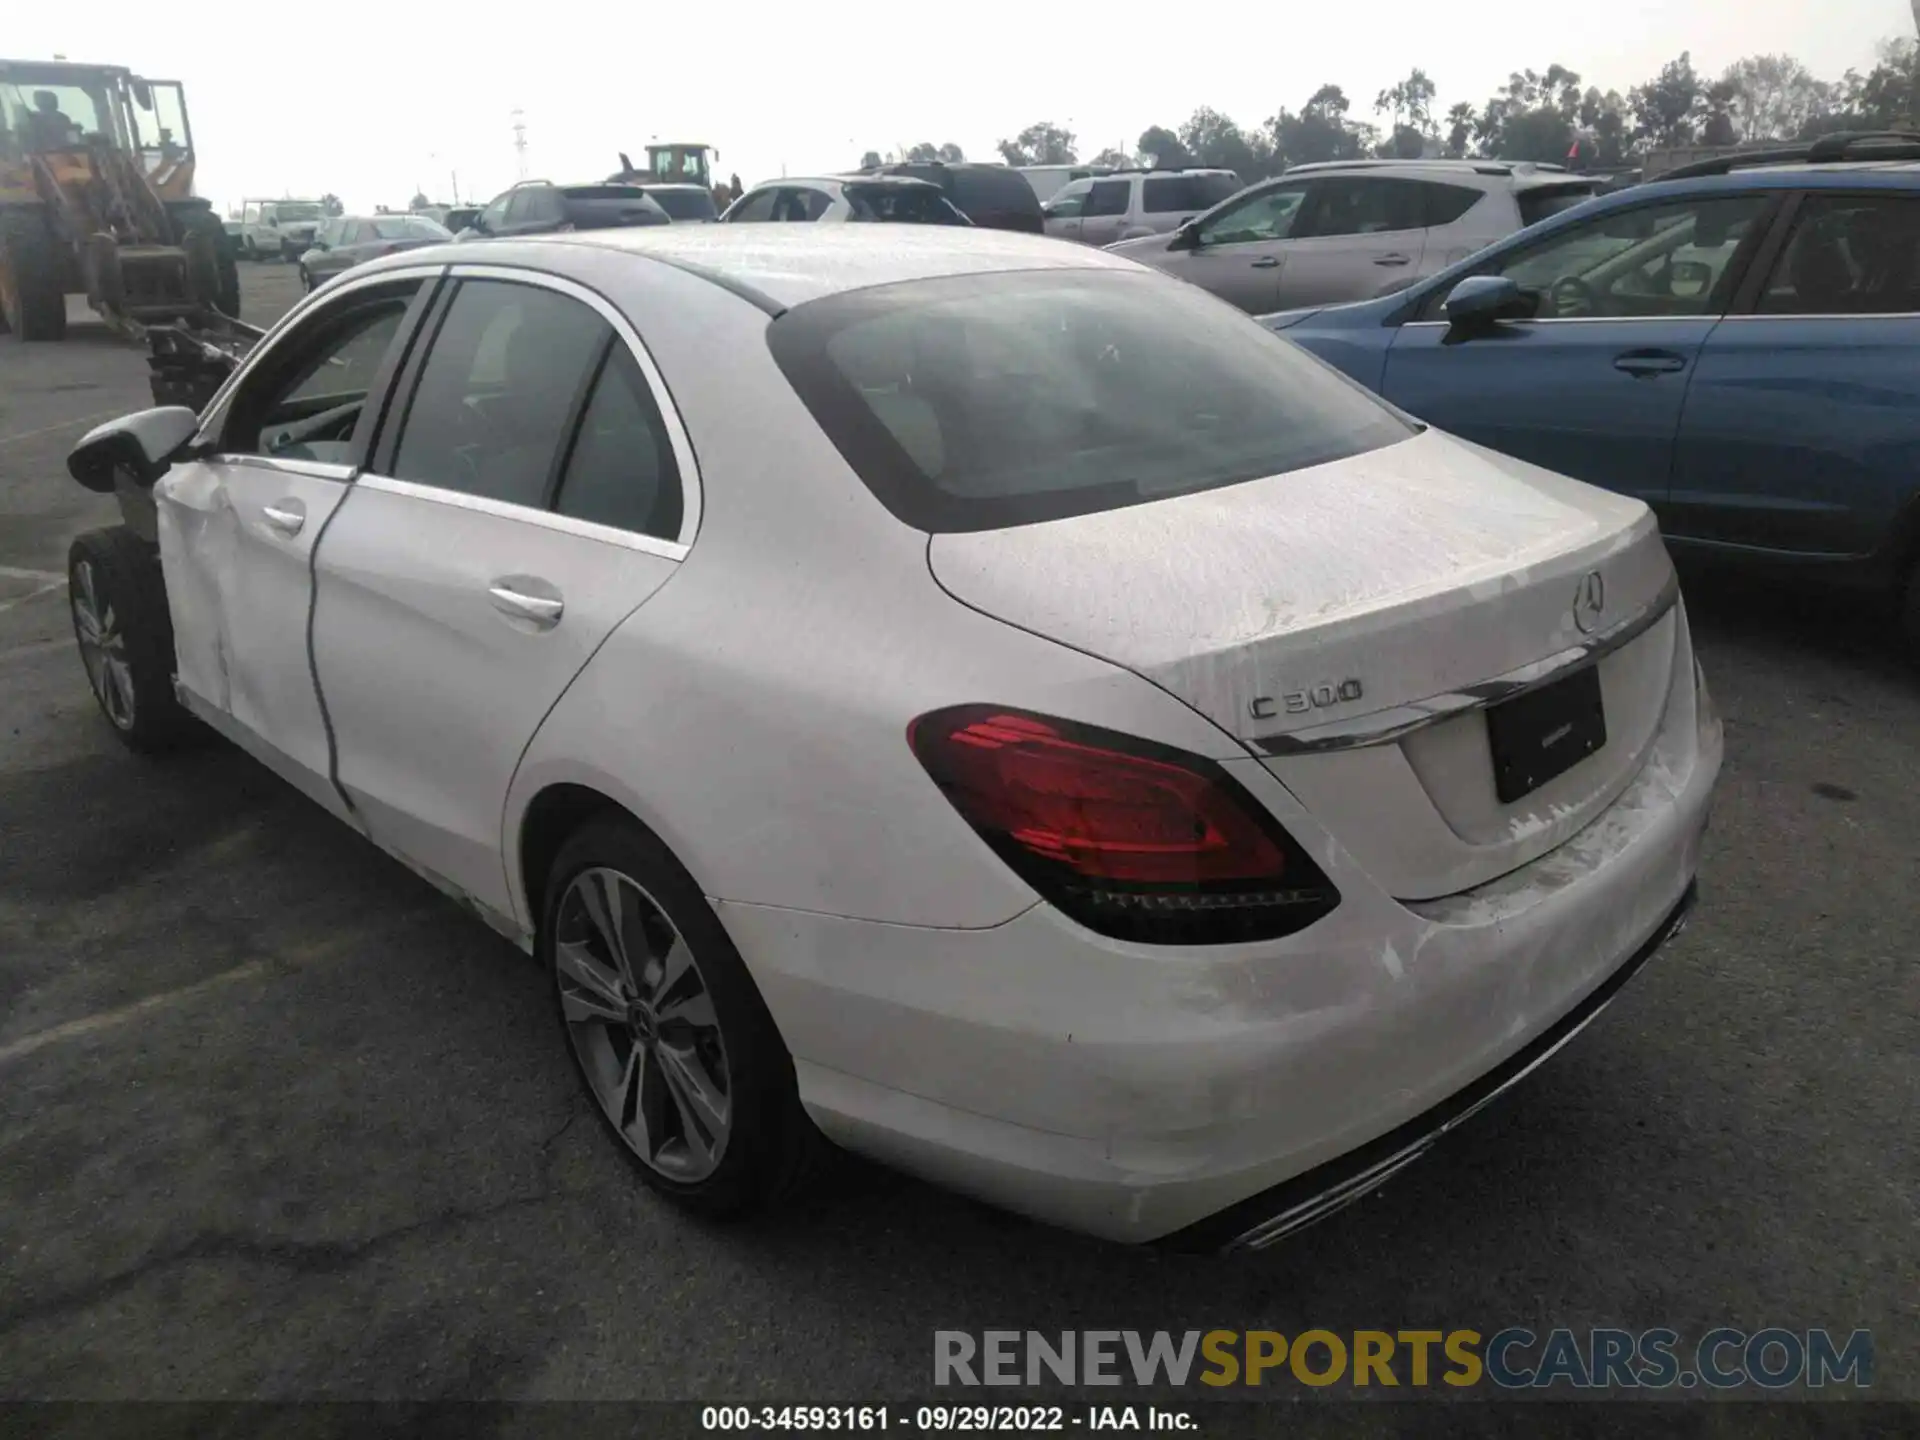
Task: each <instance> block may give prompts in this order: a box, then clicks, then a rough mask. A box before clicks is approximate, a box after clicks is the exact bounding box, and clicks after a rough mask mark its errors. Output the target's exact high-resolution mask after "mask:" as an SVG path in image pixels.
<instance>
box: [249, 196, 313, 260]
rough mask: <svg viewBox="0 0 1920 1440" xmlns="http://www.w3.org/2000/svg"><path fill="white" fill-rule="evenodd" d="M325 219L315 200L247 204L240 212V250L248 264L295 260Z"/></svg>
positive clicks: (253, 202)
mask: <svg viewBox="0 0 1920 1440" xmlns="http://www.w3.org/2000/svg"><path fill="white" fill-rule="evenodd" d="M326 218H327V212H326V207H325V206H324V205H322V204H321V203H320V202H319V201H318V200H249V201H247V202H246V203H245V204H244V205H243V206H242V207H241V210H240V250H241V253H242V254H244V255H245V256H246V257H247V258H248V259H249V260H274V259H278V260H298V259H299V258H300V256H301V255H302V254H304V253H305V252H306V251H307V250H308V249H309V248H311V246H312V245H313V237H314V234H315V232H316V231H318V230H319V228H320V224H321V222H322V221H324V220H325V219H326Z"/></svg>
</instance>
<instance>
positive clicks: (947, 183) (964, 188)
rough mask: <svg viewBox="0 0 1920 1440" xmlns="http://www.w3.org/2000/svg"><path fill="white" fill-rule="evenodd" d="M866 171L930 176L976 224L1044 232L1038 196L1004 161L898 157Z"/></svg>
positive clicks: (1036, 232) (874, 173)
mask: <svg viewBox="0 0 1920 1440" xmlns="http://www.w3.org/2000/svg"><path fill="white" fill-rule="evenodd" d="M864 173H865V174H868V175H911V176H913V177H914V178H915V179H916V180H931V181H932V182H933V183H934V184H935V185H938V186H939V187H940V188H941V189H942V190H944V191H946V192H947V199H949V200H950V201H952V202H953V205H954V208H955V209H957V210H959V211H960V212H961V213H962V214H963V215H965V216H966V217H967V218H968V219H969V220H971V221H973V223H974V224H975V225H983V226H985V227H986V228H987V229H989V230H1024V231H1026V232H1027V233H1028V234H1030V235H1044V234H1046V233H1047V222H1046V217H1045V216H1043V215H1042V214H1041V213H1040V200H1039V197H1038V196H1036V195H1035V194H1034V193H1033V186H1031V185H1030V184H1028V183H1027V177H1026V176H1024V175H1022V174H1021V173H1020V172H1019V171H1018V170H1013V169H1010V168H1008V167H1007V166H1005V165H974V164H969V163H964V162H963V163H960V164H955V165H949V164H947V163H946V162H945V161H944V160H925V161H921V160H901V161H896V162H895V163H893V164H891V165H876V166H870V167H869V168H868V169H867V170H866V171H865V172H864Z"/></svg>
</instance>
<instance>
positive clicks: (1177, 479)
mask: <svg viewBox="0 0 1920 1440" xmlns="http://www.w3.org/2000/svg"><path fill="white" fill-rule="evenodd" d="M767 339H768V344H769V345H770V346H771V347H772V350H773V356H774V360H775V361H776V362H777V363H778V364H779V366H780V368H781V370H782V372H783V373H784V374H785V375H786V377H787V380H788V383H790V384H791V385H792V386H793V388H794V390H795V391H796V392H797V393H798V394H799V396H800V398H801V400H802V401H804V402H805V404H806V406H807V408H808V409H809V410H810V411H811V412H812V414H813V417H814V419H815V420H816V421H818V422H819V425H820V427H821V429H822V430H824V431H825V432H826V434H827V436H828V438H830V439H831V440H832V441H833V443H834V445H835V446H836V447H837V448H838V449H839V451H840V453H841V454H842V455H843V456H844V457H845V458H846V460H847V463H848V464H849V465H850V466H851V467H852V468H853V470H854V471H855V472H856V473H857V474H858V475H859V476H860V478H861V479H862V480H863V481H864V482H865V483H866V484H867V486H868V488H870V489H871V490H872V491H873V493H874V495H875V496H876V497H877V498H878V499H879V500H880V502H881V503H882V504H884V505H885V506H886V507H887V508H888V509H889V510H890V511H892V512H893V514H894V515H895V516H896V517H897V518H899V519H900V520H902V521H903V522H905V523H906V524H908V525H911V526H913V527H914V528H916V529H920V530H928V531H934V532H942V531H961V530H993V529H999V528H1001V527H1004V526H1008V525H1023V524H1030V523H1033V522H1035V521H1040V520H1053V519H1059V518H1062V517H1065V516H1070V515H1084V514H1090V513H1092V512H1094V511H1099V510H1113V509H1118V508H1120V507H1122V506H1126V505H1136V504H1140V503H1142V502H1145V501H1149V500H1157V499H1160V498H1162V497H1165V496H1170V495H1181V494H1187V493H1191V492H1193V491H1197V490H1211V489H1215V488H1217V487H1219V486H1222V485H1232V484H1236V483H1238V482H1240V481H1243V480H1253V479H1258V478H1260V477H1261V476H1266V475H1275V474H1280V473H1283V472H1286V471H1290V470H1298V469H1301V468H1303V467H1305V466H1309V465H1318V464H1321V463H1323V462H1326V461H1329V460H1337V459H1341V458H1343V457H1345V456H1349V455H1357V454H1360V453H1362V452H1363V451H1367V450H1374V449H1378V448H1380V447H1381V446H1384V445H1390V444H1393V443H1395V442H1396V441H1398V440H1401V439H1404V438H1405V437H1407V436H1408V435H1411V434H1412V433H1414V427H1413V426H1411V425H1409V424H1408V423H1407V422H1405V421H1403V420H1401V419H1399V418H1398V416H1396V415H1395V414H1394V413H1393V412H1392V411H1390V410H1388V409H1387V408H1386V407H1385V406H1383V405H1382V404H1381V403H1380V402H1379V401H1377V400H1376V399H1374V398H1373V397H1372V396H1370V395H1369V394H1367V393H1366V392H1365V391H1364V390H1362V389H1361V388H1360V387H1359V386H1357V385H1355V384H1353V383H1352V382H1350V381H1348V380H1347V379H1345V378H1344V377H1343V376H1341V375H1339V374H1338V373H1337V372H1335V371H1334V370H1332V369H1331V368H1329V367H1327V366H1325V365H1322V364H1321V363H1320V362H1319V361H1317V360H1314V359H1312V358H1311V357H1310V356H1308V355H1307V354H1306V353H1305V352H1304V351H1302V350H1300V349H1298V348H1296V347H1295V346H1293V345H1292V344H1290V343H1288V342H1287V341H1286V340H1283V339H1282V338H1280V337H1279V336H1278V335H1275V334H1273V333H1272V332H1270V331H1269V330H1267V329H1266V328H1265V327H1264V326H1262V325H1261V324H1259V322H1257V321H1255V320H1252V319H1250V318H1248V317H1247V316H1246V315H1244V314H1242V313H1241V312H1239V311H1237V310H1235V309H1233V308H1231V307H1229V306H1227V305H1224V304H1222V303H1221V302H1220V301H1219V300H1216V299H1215V298H1214V297H1213V296H1211V295H1209V294H1207V293H1206V292H1205V291H1203V290H1200V289H1197V288H1194V287H1191V286H1188V285H1186V284H1184V283H1181V282H1179V281H1173V280H1169V279H1167V278H1166V277H1164V276H1159V275H1149V274H1133V273H1126V272H1120V271H1088V270H1030V271H1021V272H1014V273H1008V272H1001V273H996V274H987V275H968V276H953V277H944V278H941V279H938V280H916V281H909V282H906V283H904V284H897V285H882V286H875V287H873V288H871V289H866V290H854V291H849V292H847V293H844V294H840V295H834V296H829V297H827V298H825V299H821V300H815V301H811V302H809V303H807V304H804V305H799V306H796V307H795V308H794V309H792V310H789V311H788V312H786V313H785V314H784V315H782V316H781V317H780V318H779V319H777V320H775V321H774V322H773V323H772V324H771V325H770V326H768V328H767Z"/></svg>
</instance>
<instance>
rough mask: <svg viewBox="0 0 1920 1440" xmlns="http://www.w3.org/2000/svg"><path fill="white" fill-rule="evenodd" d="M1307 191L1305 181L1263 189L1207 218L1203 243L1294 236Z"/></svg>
mask: <svg viewBox="0 0 1920 1440" xmlns="http://www.w3.org/2000/svg"><path fill="white" fill-rule="evenodd" d="M1306 195H1307V187H1306V186H1304V185H1288V186H1282V187H1280V188H1278V189H1273V190H1263V191H1261V192H1260V193H1259V194H1258V195H1255V196H1252V197H1251V198H1249V199H1246V200H1243V201H1241V202H1240V203H1239V204H1238V205H1235V206H1232V207H1231V208H1229V209H1226V210H1222V211H1221V212H1220V213H1219V214H1218V215H1216V216H1214V217H1213V219H1211V220H1209V221H1207V222H1206V224H1205V225H1203V226H1202V227H1201V230H1200V243H1201V244H1202V245H1238V244H1242V243H1245V242H1247V241H1251V240H1287V239H1291V238H1292V236H1293V226H1294V222H1295V221H1296V220H1298V219H1299V218H1300V203H1301V201H1303V200H1304V199H1305V198H1306Z"/></svg>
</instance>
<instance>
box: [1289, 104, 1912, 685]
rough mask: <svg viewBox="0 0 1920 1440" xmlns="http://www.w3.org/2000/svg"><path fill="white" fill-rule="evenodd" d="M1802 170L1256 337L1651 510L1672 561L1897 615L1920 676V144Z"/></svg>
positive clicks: (1707, 192) (1631, 212)
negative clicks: (1692, 558)
mask: <svg viewBox="0 0 1920 1440" xmlns="http://www.w3.org/2000/svg"><path fill="white" fill-rule="evenodd" d="M1792 154H1793V158H1792V159H1791V160H1787V159H1783V158H1782V156H1781V154H1780V153H1779V152H1775V153H1773V154H1771V155H1767V156H1755V157H1747V158H1745V159H1744V160H1742V159H1736V160H1732V161H1725V160H1723V161H1720V162H1709V163H1708V164H1706V165H1702V166H1694V167H1689V168H1688V170H1687V171H1684V172H1677V174H1678V178H1671V177H1670V178H1667V179H1663V180H1660V181H1656V182H1654V183H1651V184H1646V185H1640V186H1635V187H1633V188H1631V189H1627V190H1622V191H1618V192H1616V193H1613V194H1610V195H1605V196H1602V197H1600V198H1597V199H1594V200H1590V201H1588V202H1586V203H1584V204H1582V205H1580V206H1578V207H1576V208H1574V209H1571V210H1568V211H1566V212H1564V213H1562V214H1560V215H1557V216H1554V217H1552V218H1551V219H1548V220H1545V221H1542V222H1541V223H1540V224H1538V225H1536V226H1534V227H1532V228H1531V229H1528V230H1525V231H1522V232H1521V233H1519V234H1517V235H1515V236H1513V237H1511V238H1510V239H1507V240H1504V241H1502V242H1501V243H1499V244H1497V245H1494V246H1491V247H1490V248H1488V249H1486V250H1483V251H1481V252H1480V253H1479V254H1477V255H1475V256H1473V257H1471V258H1470V259H1468V260H1466V261H1464V262H1462V263H1461V264H1459V265H1456V266H1454V267H1452V268H1451V269H1449V270H1446V271H1444V272H1442V273H1441V274H1439V275H1437V276H1435V277H1434V278H1432V279H1431V280H1427V281H1424V282H1421V283H1420V284H1417V285H1415V286H1412V287H1409V288H1408V289H1405V290H1402V291H1400V292H1398V293H1396V294H1393V295H1388V296H1384V297H1381V298H1379V299H1376V300H1370V301H1365V302H1362V303H1360V304H1355V305H1343V306H1336V307H1332V308H1327V309H1320V310H1304V311H1293V312H1286V313H1282V314H1278V315H1268V316H1263V317H1262V319H1263V320H1264V321H1265V322H1266V323H1267V324H1268V325H1269V326H1270V327H1271V328H1273V329H1275V330H1277V331H1280V332H1282V333H1284V334H1285V335H1286V337H1287V338H1288V339H1290V340H1293V341H1296V342H1298V343H1299V344H1300V345H1302V346H1304V347H1305V348H1306V349H1308V350H1309V351H1311V352H1313V353H1314V354H1316V355H1318V356H1320V357H1321V358H1322V359H1324V360H1326V361H1328V362H1330V363H1331V364H1333V365H1335V366H1337V367H1338V368H1339V369H1341V370H1343V371H1345V372H1346V373H1347V374H1348V375H1349V376H1351V377H1352V378H1353V379H1355V380H1357V381H1359V382H1360V383H1361V384H1363V385H1365V386H1367V387H1368V388H1369V389H1372V390H1374V391H1377V392H1378V393H1380V394H1381V395H1383V396H1385V397H1386V398H1387V399H1388V400H1389V401H1391V402H1393V403H1394V404H1396V405H1398V406H1399V407H1401V408H1402V409H1404V410H1406V411H1408V412H1409V413H1411V414H1413V415H1415V416H1417V417H1419V418H1420V419H1422V420H1426V421H1429V422H1431V423H1432V424H1435V425H1437V426H1439V427H1440V428H1442V429H1444V430H1448V431H1451V432H1452V433H1454V434H1456V435H1459V436H1461V437H1463V438H1465V439H1469V440H1474V441H1478V442H1480V443H1482V444H1485V445H1487V446H1489V447H1491V448H1493V449H1497V450H1501V451H1505V452H1506V453H1508V454H1511V455H1515V456H1518V457H1520V458H1521V459H1525V460H1530V461H1533V462H1535V463H1537V464H1540V465H1545V466H1548V467H1550V468H1552V469H1554V470H1558V471H1561V472H1562V473H1564V474H1568V475H1572V476H1575V477H1577V478H1579V479H1582V480H1586V481H1589V482H1591V483H1593V484H1597V485H1602V486H1605V487H1606V488H1608V489H1610V490H1615V491H1619V492H1621V493H1624V494H1628V495H1635V496H1638V497H1640V498H1641V499H1643V500H1645V501H1646V502H1647V503H1648V504H1649V505H1650V506H1652V507H1653V509H1654V511H1655V512H1656V514H1657V515H1658V516H1659V518H1660V522H1661V527H1662V529H1663V531H1664V532H1665V533H1666V535H1667V537H1668V539H1669V540H1670V541H1671V542H1672V543H1673V544H1674V546H1675V548H1676V549H1685V548H1701V549H1711V550H1714V551H1718V552H1722V553H1727V554H1733V555H1743V556H1748V557H1751V558H1754V559H1762V558H1765V559H1771V560H1786V561H1791V562H1795V563H1799V564H1805V565H1813V566H1818V567H1820V568H1821V569H1823V570H1826V571H1830V572H1832V573H1834V574H1836V575H1838V576H1841V577H1844V578H1847V579H1850V580H1860V581H1865V582H1867V583H1870V584H1873V585H1875V586H1877V587H1880V588H1883V589H1885V590H1887V591H1890V592H1891V593H1892V594H1894V595H1895V596H1896V597H1897V598H1898V599H1899V601H1900V605H1901V615H1902V619H1903V623H1904V629H1905V634H1906V638H1907V642H1908V645H1909V647H1910V648H1911V649H1912V650H1913V651H1914V652H1915V654H1916V658H1920V573H1917V570H1920V566H1917V564H1916V562H1917V561H1920V164H1917V163H1914V162H1916V161H1920V137H1912V136H1901V137H1878V136H1874V137H1866V136H1842V137H1830V138H1829V139H1828V140H1827V141H1824V142H1819V143H1816V144H1815V145H1814V146H1812V147H1809V148H1806V149H1802V150H1799V151H1796V152H1792ZM1756 161H1757V162H1758V163H1755V162H1756ZM1702 171H1709V172H1715V173H1701V172H1702Z"/></svg>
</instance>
